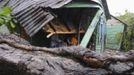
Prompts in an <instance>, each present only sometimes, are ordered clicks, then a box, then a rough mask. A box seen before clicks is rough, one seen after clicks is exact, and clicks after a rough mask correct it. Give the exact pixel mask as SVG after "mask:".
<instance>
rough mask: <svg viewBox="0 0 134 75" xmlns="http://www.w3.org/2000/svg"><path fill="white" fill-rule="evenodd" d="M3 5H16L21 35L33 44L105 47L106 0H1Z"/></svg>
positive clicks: (100, 49) (107, 14)
mask: <svg viewBox="0 0 134 75" xmlns="http://www.w3.org/2000/svg"><path fill="white" fill-rule="evenodd" d="M3 6H10V7H11V8H12V9H13V12H12V15H13V16H15V18H16V19H17V21H18V22H19V24H20V28H19V31H20V35H21V37H23V38H25V39H28V40H29V41H30V42H31V43H32V44H33V45H39V46H46V47H52V48H53V47H63V46H72V45H80V46H82V47H87V48H90V49H92V50H97V51H99V52H100V51H102V50H104V46H105V35H106V32H105V29H106V20H107V19H108V18H110V16H109V11H108V7H107V3H106V0H0V7H3Z"/></svg>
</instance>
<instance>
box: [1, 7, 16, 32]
mask: <svg viewBox="0 0 134 75" xmlns="http://www.w3.org/2000/svg"><path fill="white" fill-rule="evenodd" d="M11 12H12V9H11V8H10V7H9V6H6V7H3V8H2V10H0V26H1V25H6V26H7V28H8V29H9V31H10V32H11V33H12V32H14V30H15V27H16V25H15V22H14V18H13V17H12V16H11Z"/></svg>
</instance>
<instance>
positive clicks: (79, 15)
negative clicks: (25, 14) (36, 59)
mask: <svg viewBox="0 0 134 75" xmlns="http://www.w3.org/2000/svg"><path fill="white" fill-rule="evenodd" d="M45 10H46V9H45ZM96 11H97V9H95V8H60V9H49V12H51V14H53V15H54V16H55V19H54V21H58V22H61V23H62V24H64V25H65V26H66V27H67V29H68V31H71V27H72V26H73V27H75V30H77V32H76V33H73V34H66V33H65V34H55V35H53V36H51V37H50V38H46V36H47V35H48V34H49V33H47V32H44V31H43V30H40V31H39V32H38V33H37V34H36V35H35V36H34V37H32V38H30V41H31V43H32V44H33V45H38V46H46V47H61V46H71V45H78V44H79V43H80V41H81V39H82V38H83V35H84V33H79V30H80V28H81V27H82V28H83V29H84V31H85V32H86V30H87V28H88V26H89V24H90V23H91V21H92V19H93V17H94V15H95V14H96ZM53 28H54V27H53ZM74 36H75V38H76V40H77V43H76V44H68V42H67V41H68V39H70V38H73V37H74ZM65 43H66V45H64V44H65ZM52 44H55V45H54V46H53V45H52Z"/></svg>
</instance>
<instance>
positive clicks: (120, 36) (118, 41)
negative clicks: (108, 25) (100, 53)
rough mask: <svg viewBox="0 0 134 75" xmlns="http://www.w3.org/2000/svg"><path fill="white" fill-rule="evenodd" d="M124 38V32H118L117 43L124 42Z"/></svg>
mask: <svg viewBox="0 0 134 75" xmlns="http://www.w3.org/2000/svg"><path fill="white" fill-rule="evenodd" d="M122 37H123V33H122V32H118V33H116V35H115V38H116V41H117V43H118V44H119V43H120V42H121V41H122Z"/></svg>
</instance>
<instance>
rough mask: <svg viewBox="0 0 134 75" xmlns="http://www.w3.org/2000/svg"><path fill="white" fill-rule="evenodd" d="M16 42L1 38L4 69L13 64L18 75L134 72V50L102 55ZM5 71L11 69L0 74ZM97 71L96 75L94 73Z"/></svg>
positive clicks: (0, 58) (75, 47)
mask: <svg viewBox="0 0 134 75" xmlns="http://www.w3.org/2000/svg"><path fill="white" fill-rule="evenodd" d="M13 39H14V38H10V39H9V38H8V35H6V38H5V35H4V37H3V35H1V36H0V43H1V45H0V61H1V62H0V66H2V67H5V66H7V65H11V64H12V66H7V67H9V69H11V68H13V69H15V71H14V70H9V71H12V72H11V73H15V72H16V73H18V74H19V75H29V74H31V75H33V74H34V73H35V75H65V74H66V75H68V74H69V73H72V74H71V75H98V74H97V73H98V72H102V75H105V74H122V73H126V74H127V73H133V69H134V63H133V62H134V61H133V60H134V59H133V58H134V51H133V50H132V51H129V52H127V53H121V52H118V54H114V55H111V53H109V54H108V53H107V52H104V53H102V54H99V53H96V52H94V51H91V50H88V49H86V48H82V47H79V46H73V47H61V48H46V47H36V46H32V45H30V44H23V43H19V42H16V40H13ZM8 45H9V46H8ZM3 64H5V65H3ZM70 64H71V65H70ZM84 66H85V67H84ZM74 68H75V69H74ZM44 69H45V70H44ZM72 69H73V70H72ZM5 70H8V68H7V69H6V68H4V69H2V70H1V68H0V75H3V74H2V73H1V71H5ZM87 70H89V72H88V71H87ZM18 71H20V72H18ZM57 71H58V72H57ZM65 71H67V73H66V72H65ZM68 71H69V72H68ZM73 71H75V72H73ZM77 71H79V73H77ZM85 71H86V72H85ZM56 72H57V73H56ZM94 72H95V74H90V73H94ZM20 73H21V74H20ZM47 73H48V74H47ZM55 73H56V74H55ZM12 75H16V74H12ZM99 75H101V74H99Z"/></svg>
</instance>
